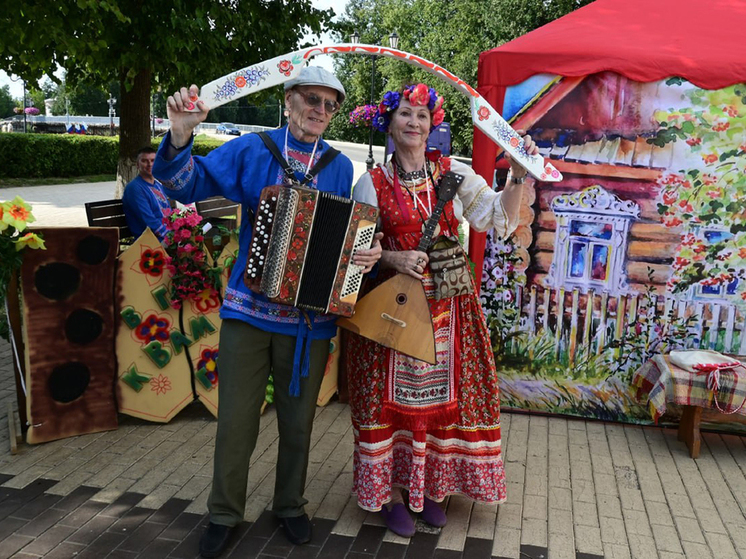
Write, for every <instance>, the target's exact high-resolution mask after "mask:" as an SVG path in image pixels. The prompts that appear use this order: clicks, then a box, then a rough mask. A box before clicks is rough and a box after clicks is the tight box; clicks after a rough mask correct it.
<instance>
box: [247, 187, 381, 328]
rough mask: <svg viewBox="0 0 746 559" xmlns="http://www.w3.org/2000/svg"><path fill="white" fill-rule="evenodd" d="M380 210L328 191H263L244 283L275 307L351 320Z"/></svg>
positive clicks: (265, 189)
mask: <svg viewBox="0 0 746 559" xmlns="http://www.w3.org/2000/svg"><path fill="white" fill-rule="evenodd" d="M377 218H378V208H375V207H374V206H370V205H368V204H362V203H360V202H355V201H354V200H350V199H348V198H343V197H341V196H337V195H334V194H331V193H328V192H321V191H319V190H313V189H309V188H303V187H297V186H284V185H274V186H268V187H266V188H264V189H263V190H262V193H261V197H260V199H259V207H258V208H257V212H256V216H255V220H254V231H253V237H252V240H251V246H250V247H249V254H248V257H247V260H246V271H245V273H244V281H245V283H246V285H247V286H248V287H249V289H251V290H252V291H255V292H257V293H263V294H264V295H266V296H267V298H268V299H270V300H271V301H274V302H276V303H283V304H286V305H291V306H294V307H298V308H301V309H307V310H313V311H317V312H322V313H332V314H337V315H341V316H352V314H353V310H354V307H355V302H356V301H357V295H358V291H359V290H360V284H361V282H362V280H363V273H362V270H363V268H362V267H361V266H356V265H354V264H353V263H352V261H351V260H352V255H353V254H354V252H355V251H356V250H358V249H367V248H370V246H371V244H372V242H373V236H374V234H375V229H376V219H377Z"/></svg>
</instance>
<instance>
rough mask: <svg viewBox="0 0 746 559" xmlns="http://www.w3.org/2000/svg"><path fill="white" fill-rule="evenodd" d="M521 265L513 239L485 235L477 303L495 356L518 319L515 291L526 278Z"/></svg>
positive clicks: (509, 336)
mask: <svg viewBox="0 0 746 559" xmlns="http://www.w3.org/2000/svg"><path fill="white" fill-rule="evenodd" d="M520 264H521V257H520V256H519V255H518V251H517V250H516V247H515V245H514V244H513V240H512V239H507V240H505V241H502V240H500V239H497V238H496V237H495V233H494V231H490V232H489V233H487V242H486V250H485V255H484V265H483V267H482V290H481V293H480V300H481V302H482V308H483V309H484V315H485V318H486V319H487V324H488V325H489V328H490V337H491V339H492V345H493V351H495V354H496V355H501V354H502V348H503V346H504V345H505V343H507V341H508V340H509V339H510V338H511V337H512V336H514V330H515V325H516V321H517V320H518V319H519V309H518V306H517V304H516V298H515V291H516V287H517V286H519V285H525V283H526V275H525V274H524V273H523V272H521V271H519V268H520Z"/></svg>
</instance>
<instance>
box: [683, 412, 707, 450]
mask: <svg viewBox="0 0 746 559" xmlns="http://www.w3.org/2000/svg"><path fill="white" fill-rule="evenodd" d="M682 409H683V413H682V414H681V422H680V423H679V433H678V437H679V440H680V441H684V442H685V443H686V446H687V448H688V449H689V456H691V457H692V458H699V447H700V443H701V438H700V436H699V423H700V421H701V420H702V408H700V407H699V406H682Z"/></svg>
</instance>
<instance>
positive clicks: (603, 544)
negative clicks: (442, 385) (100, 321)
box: [0, 343, 746, 559]
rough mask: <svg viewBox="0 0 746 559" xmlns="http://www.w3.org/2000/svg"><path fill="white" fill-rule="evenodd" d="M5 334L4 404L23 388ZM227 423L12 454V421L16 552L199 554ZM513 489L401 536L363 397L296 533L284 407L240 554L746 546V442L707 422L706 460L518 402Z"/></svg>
mask: <svg viewBox="0 0 746 559" xmlns="http://www.w3.org/2000/svg"><path fill="white" fill-rule="evenodd" d="M10 358H11V356H10V348H9V346H8V345H7V344H5V343H2V344H0V409H2V410H5V409H6V406H7V402H9V401H13V400H14V398H15V394H14V392H13V381H12V373H11V367H10ZM215 426H216V423H215V421H214V420H213V418H212V416H211V415H210V414H209V413H208V412H207V411H206V410H205V409H204V408H203V407H202V405H201V404H200V403H198V402H196V403H194V404H192V405H190V406H189V407H187V408H186V409H185V410H184V411H183V412H182V413H181V414H179V415H178V416H177V417H176V418H175V419H174V420H173V421H172V422H171V423H168V424H165V425H161V424H150V423H146V422H144V421H140V420H137V419H134V418H131V417H128V416H123V415H121V416H120V425H119V429H118V430H116V431H110V432H107V433H98V434H92V435H82V436H78V437H72V438H68V439H64V440H60V441H55V442H51V443H47V444H41V445H35V446H30V445H26V444H23V445H21V447H20V452H19V453H18V454H17V455H15V456H12V455H10V452H9V441H8V429H7V419H6V418H5V417H2V419H0V521H1V522H0V558H6V557H14V558H19V559H20V558H32V557H46V558H72V557H75V558H88V557H91V558H97V559H98V558H103V557H110V558H158V559H162V558H166V557H169V558H193V557H195V556H196V555H197V541H198V538H199V534H200V532H201V530H202V527H203V526H204V525H205V523H206V521H207V520H206V512H207V509H206V500H207V494H208V491H209V486H210V476H211V470H212V461H211V457H212V451H213V436H214V433H215ZM503 426H504V431H503V443H504V448H505V460H506V471H507V476H508V495H509V497H508V502H507V503H505V504H503V505H500V506H499V507H498V506H487V505H472V504H471V503H470V502H469V501H467V500H466V499H463V498H459V497H452V498H451V499H450V500H449V501H448V503H447V511H448V519H449V523H448V525H447V526H446V527H445V528H443V529H442V531H438V530H433V529H428V528H427V527H426V526H424V525H419V526H418V528H419V532H418V533H417V534H416V535H415V536H414V537H413V538H411V540H408V539H404V538H400V537H397V536H393V535H391V534H390V533H387V532H386V530H385V529H384V527H383V526H382V523H381V521H380V519H379V518H378V516H377V515H375V514H370V513H366V512H364V511H362V510H360V509H358V508H357V506H356V504H355V501H354V499H352V498H351V497H350V487H351V480H352V432H351V427H350V419H349V408H348V407H347V406H346V405H343V404H339V403H332V404H330V405H328V406H327V407H325V408H319V409H318V411H317V415H316V421H315V427H314V434H313V446H312V451H311V460H310V466H309V472H308V485H307V489H306V497H307V498H308V499H309V501H310V503H309V505H308V507H307V511H308V513H309V515H310V516H311V517H312V518H313V522H314V538H313V541H312V543H311V544H310V545H306V546H302V547H299V548H293V547H292V546H291V545H289V544H288V543H287V541H286V540H285V538H284V537H283V535H282V533H281V532H280V529H279V528H278V525H277V523H276V521H275V520H274V518H273V517H272V515H271V513H269V512H268V510H267V507H268V506H269V505H270V500H271V496H272V491H273V487H274V482H275V470H274V462H275V458H276V453H277V430H276V416H275V413H274V410H273V408H271V407H270V408H269V409H268V411H267V412H266V413H265V415H264V416H263V417H262V422H261V428H262V429H261V434H260V436H259V443H258V447H257V450H256V452H255V453H254V456H253V458H252V468H251V473H250V475H249V495H248V498H247V512H246V522H244V523H243V524H242V525H241V527H240V530H239V533H238V534H237V537H236V538H235V539H234V542H233V547H232V552H231V553H230V554H228V555H227V556H228V557H242V558H243V557H292V558H311V557H323V558H326V557H328V558H338V557H347V558H349V559H362V558H369V559H370V558H373V557H380V558H385V559H388V558H396V557H409V558H413V559H420V558H429V557H438V558H448V559H450V558H458V557H463V558H464V559H467V558H468V559H473V558H474V559H476V558H480V557H483V558H488V557H510V558H515V559H518V558H519V557H520V558H525V557H534V558H539V557H547V556H548V557H550V558H552V559H554V558H558V559H559V558H575V557H577V558H584V559H587V558H592V557H609V558H624V557H641V558H647V557H651V558H654V557H660V558H661V559H673V558H675V557H685V556H686V557H691V558H695V557H696V558H697V559H700V558H706V557H714V558H718V559H720V558H737V557H740V558H741V559H743V558H746V516H745V513H746V439H743V438H741V437H736V436H732V435H718V434H705V435H704V443H703V449H702V454H701V457H700V458H699V459H698V460H696V461H695V460H692V459H690V458H689V456H688V455H687V453H686V449H685V447H684V445H683V443H680V442H679V441H677V440H676V433H675V431H673V430H670V429H668V430H667V429H661V428H652V427H648V428H643V427H637V426H630V425H619V424H612V423H602V422H590V421H576V420H568V419H561V418H547V417H540V416H528V415H521V414H507V413H506V414H504V415H503Z"/></svg>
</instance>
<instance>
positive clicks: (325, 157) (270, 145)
mask: <svg viewBox="0 0 746 559" xmlns="http://www.w3.org/2000/svg"><path fill="white" fill-rule="evenodd" d="M257 134H258V135H259V137H260V138H261V139H262V142H264V145H265V146H267V149H268V150H269V151H270V153H271V154H272V155H274V156H275V159H277V161H278V162H279V163H280V166H281V167H282V170H283V171H285V176H287V178H288V180H289V181H291V182H298V181H297V179H296V178H295V171H293V168H292V167H290V164H289V163H288V162H287V161H286V160H285V158H284V157H283V156H282V153H280V150H279V148H278V147H277V144H275V143H274V141H272V138H270V137H269V135H268V134H267V133H266V132H257ZM337 155H339V150H338V149H334V148H333V147H331V146H330V147H329V149H328V150H326V151H325V152H324V153H323V154H322V155H321V157H320V158H319V160H318V162H317V163H316V165H314V166H313V167H312V168H311V170H310V171H309V172H308V173H306V176H305V177H303V180H302V181H300V184H301V186H305V185H307V184H308V183H310V182H311V181H312V180H313V177H315V176H316V175H318V174H319V172H320V171H321V170H322V169H323V168H324V167H326V166H327V165H329V163H331V162H332V160H333V159H334V158H335V157H337Z"/></svg>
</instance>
